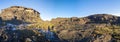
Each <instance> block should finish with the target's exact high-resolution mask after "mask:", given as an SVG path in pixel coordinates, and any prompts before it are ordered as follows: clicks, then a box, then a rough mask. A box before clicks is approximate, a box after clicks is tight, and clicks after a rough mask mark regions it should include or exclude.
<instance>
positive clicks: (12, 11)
mask: <svg viewBox="0 0 120 42" xmlns="http://www.w3.org/2000/svg"><path fill="white" fill-rule="evenodd" d="M0 17H1V19H2V20H3V21H8V20H9V21H14V22H16V24H18V23H17V22H20V21H21V22H20V23H25V22H28V23H34V22H39V21H41V18H40V13H39V12H38V11H36V10H34V9H32V8H26V7H22V6H11V7H9V8H6V9H3V10H2V12H1V14H0ZM15 20H17V21H15ZM9 21H8V22H9ZM10 23H11V22H10Z"/></svg>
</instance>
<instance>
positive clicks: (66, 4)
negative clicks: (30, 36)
mask: <svg viewBox="0 0 120 42" xmlns="http://www.w3.org/2000/svg"><path fill="white" fill-rule="evenodd" d="M0 1H1V2H0V5H1V7H0V9H5V8H8V7H10V6H24V7H28V8H33V9H35V10H37V11H39V12H40V13H41V14H40V16H41V18H42V19H43V20H50V19H52V18H57V17H85V16H88V15H92V14H103V13H106V14H112V15H117V16H120V12H119V11H120V0H29V1H28V0H0Z"/></svg>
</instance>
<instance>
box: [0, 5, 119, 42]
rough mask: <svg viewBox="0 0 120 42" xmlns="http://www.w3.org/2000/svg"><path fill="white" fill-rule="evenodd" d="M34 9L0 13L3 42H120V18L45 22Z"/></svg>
mask: <svg viewBox="0 0 120 42" xmlns="http://www.w3.org/2000/svg"><path fill="white" fill-rule="evenodd" d="M39 15H40V13H39V12H37V11H36V10H34V9H32V8H26V7H22V6H11V7H9V8H6V9H3V10H2V12H1V13H0V42H120V17H119V16H114V15H110V14H95V15H90V16H86V17H81V18H78V17H71V18H55V19H52V20H51V21H43V20H42V19H41V18H40V16H39Z"/></svg>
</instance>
